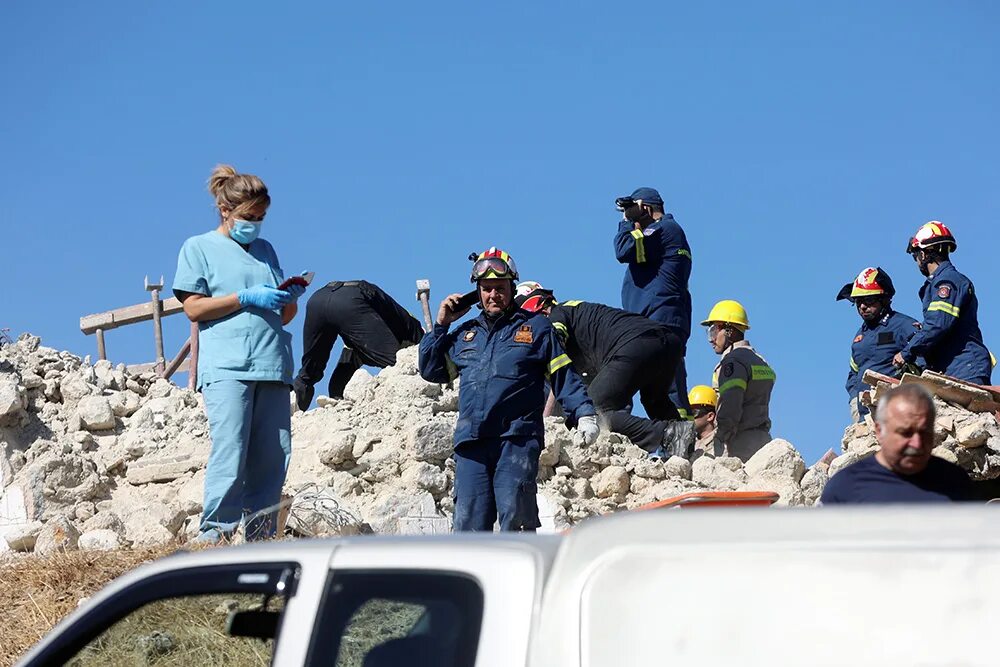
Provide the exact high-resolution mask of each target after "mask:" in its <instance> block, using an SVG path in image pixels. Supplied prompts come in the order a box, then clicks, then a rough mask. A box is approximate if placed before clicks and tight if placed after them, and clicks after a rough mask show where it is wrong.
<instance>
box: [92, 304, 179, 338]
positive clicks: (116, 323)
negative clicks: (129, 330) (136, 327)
mask: <svg viewBox="0 0 1000 667" xmlns="http://www.w3.org/2000/svg"><path fill="white" fill-rule="evenodd" d="M183 310H184V306H182V305H181V302H180V301H178V300H177V299H176V298H174V297H171V298H169V299H164V300H163V301H161V302H160V314H161V316H166V315H174V314H176V313H179V312H181V311H183ZM151 319H153V303H152V302H151V301H147V302H146V303H139V304H136V305H134V306H125V307H124V308H116V309H114V310H109V311H107V312H104V313H95V314H94V315H84V316H83V317H81V318H80V331H82V332H83V333H84V334H86V335H88V336H89V335H90V334H92V333H94V332H95V331H97V330H98V329H103V330H105V331H109V330H111V329H117V328H118V327H123V326H125V325H127V324H135V323H136V322H145V321H146V320H151Z"/></svg>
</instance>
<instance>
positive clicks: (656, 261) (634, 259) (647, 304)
mask: <svg viewBox="0 0 1000 667" xmlns="http://www.w3.org/2000/svg"><path fill="white" fill-rule="evenodd" d="M615 257H617V258H618V261H619V262H621V263H622V264H628V269H627V270H626V271H625V278H624V279H623V280H622V308H623V309H625V310H627V311H629V312H632V313H639V314H640V315H645V316H646V317H648V318H649V319H651V320H653V321H654V322H659V323H660V324H664V325H666V326H668V327H671V328H673V329H676V330H678V331H680V332H682V333H683V335H684V339H685V340H687V338H689V337H690V336H691V293H690V292H689V291H688V279H690V277H691V247H690V246H689V245H688V242H687V237H686V236H685V235H684V230H683V229H681V226H680V225H678V224H677V222H676V221H675V220H674V216H673V215H671V214H669V213H667V214H666V215H664V216H663V217H662V218H660V219H659V220H657V221H656V222H654V223H652V224H650V225H649V226H648V227H646V228H645V229H643V230H642V231H640V230H637V229H635V226H634V225H633V224H632V222H630V221H629V220H622V221H621V222H620V223H619V224H618V233H617V234H615Z"/></svg>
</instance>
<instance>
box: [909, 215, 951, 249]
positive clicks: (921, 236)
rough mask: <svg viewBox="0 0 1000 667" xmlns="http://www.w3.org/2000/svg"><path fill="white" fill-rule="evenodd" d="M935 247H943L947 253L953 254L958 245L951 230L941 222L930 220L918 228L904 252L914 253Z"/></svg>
mask: <svg viewBox="0 0 1000 667" xmlns="http://www.w3.org/2000/svg"><path fill="white" fill-rule="evenodd" d="M937 245H945V246H946V247H945V250H947V251H948V252H955V249H956V248H958V243H957V242H956V241H955V236H954V235H953V234H952V233H951V230H950V229H948V228H947V227H946V226H945V224H944V223H943V222H938V221H937V220H931V221H930V222H925V223H924V224H923V225H921V226H920V229H918V230H917V233H916V234H914V235H913V238H911V239H910V242H909V243H907V244H906V252H909V253H915V252H917V251H918V250H926V249H927V248H932V247H934V246H937Z"/></svg>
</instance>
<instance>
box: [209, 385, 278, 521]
mask: <svg viewBox="0 0 1000 667" xmlns="http://www.w3.org/2000/svg"><path fill="white" fill-rule="evenodd" d="M288 392H289V388H288V385H287V384H284V383H282V382H251V381H243V380H217V381H216V382H210V383H208V384H206V385H205V386H204V387H203V388H202V394H203V395H204V397H205V412H206V414H207V415H208V426H209V430H210V432H211V436H212V452H211V454H209V457H208V466H207V468H206V469H205V501H204V505H203V510H202V515H201V532H202V534H205V533H211V532H213V531H214V532H216V533H218V534H221V535H223V536H227V537H228V536H230V535H232V533H233V532H235V530H236V529H237V527H238V526H239V524H240V521H241V520H242V519H243V518H244V517H247V525H246V527H245V534H246V538H247V539H248V540H259V539H266V538H268V537H273V536H274V534H275V531H276V528H277V516H278V513H277V511H271V512H265V513H263V514H261V515H259V516H252V515H254V514H255V513H257V512H260V511H261V510H263V509H265V508H268V507H271V506H273V505H276V504H277V503H278V502H279V501H280V500H281V487H282V485H284V483H285V472H286V471H287V470H288V459H289V457H290V456H291V453H292V437H291V428H292V427H291V421H292V419H291V410H290V407H289V394H288Z"/></svg>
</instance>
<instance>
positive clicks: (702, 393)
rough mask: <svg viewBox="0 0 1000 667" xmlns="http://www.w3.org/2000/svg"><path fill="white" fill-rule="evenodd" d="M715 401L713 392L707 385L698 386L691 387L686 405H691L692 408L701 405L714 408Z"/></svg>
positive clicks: (716, 399)
mask: <svg viewBox="0 0 1000 667" xmlns="http://www.w3.org/2000/svg"><path fill="white" fill-rule="evenodd" d="M717 401H718V398H717V397H716V395H715V390H714V389H712V388H711V387H709V386H707V385H703V384H699V385H697V386H694V387H691V391H689V392H688V403H690V404H691V407H692V408H696V407H698V406H701V405H711V406H712V407H713V408H715V406H716V404H717Z"/></svg>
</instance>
